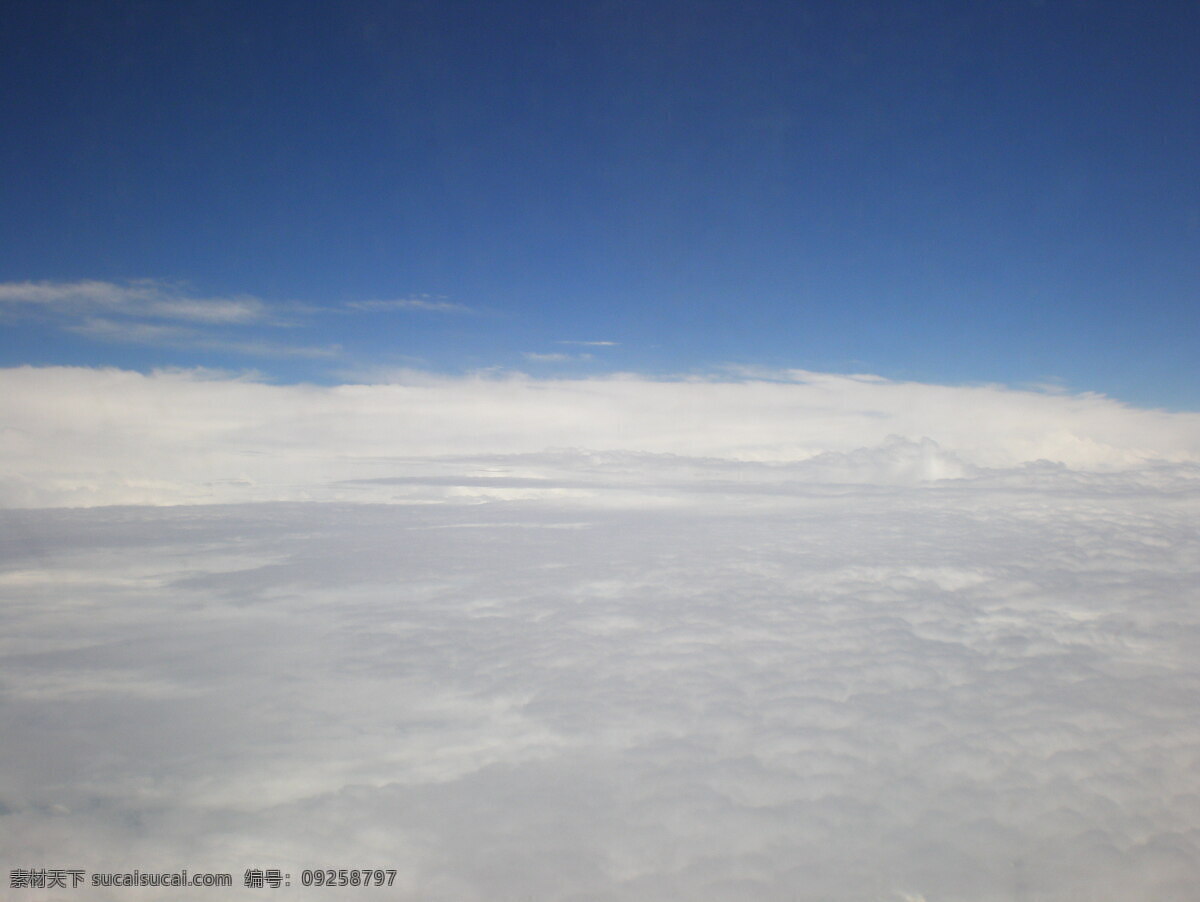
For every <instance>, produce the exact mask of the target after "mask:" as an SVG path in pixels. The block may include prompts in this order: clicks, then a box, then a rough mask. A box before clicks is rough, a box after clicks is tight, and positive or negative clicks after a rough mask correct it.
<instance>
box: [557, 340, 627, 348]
mask: <svg viewBox="0 0 1200 902" xmlns="http://www.w3.org/2000/svg"><path fill="white" fill-rule="evenodd" d="M558 343H559V344H560V345H586V346H587V347H590V348H612V347H616V345H617V344H618V342H615V341H560V342H558Z"/></svg>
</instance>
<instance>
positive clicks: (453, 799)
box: [0, 367, 1200, 902]
mask: <svg viewBox="0 0 1200 902" xmlns="http://www.w3.org/2000/svg"><path fill="white" fill-rule="evenodd" d="M395 380H396V381H394V382H392V383H391V384H386V385H344V386H334V387H318V386H312V385H289V386H280V385H267V384H263V383H261V382H256V381H253V379H252V378H249V377H246V376H242V377H231V376H226V375H225V374H222V373H220V372H214V371H196V372H191V371H170V372H157V373H153V374H150V375H142V374H138V373H133V372H127V371H121V370H111V369H110V370H90V369H73V368H46V369H36V368H30V367H23V368H19V369H11V370H3V371H0V424H3V425H2V427H0V473H3V474H4V475H3V480H4V481H3V483H2V485H3V488H2V492H3V495H2V496H0V497H2V498H3V504H4V506H6V507H8V508H10V509H7V510H0V736H3V737H4V742H3V743H0V830H2V831H3V835H4V836H5V837H6V841H5V843H4V844H3V848H0V871H7V870H10V869H12V868H17V867H30V866H42V865H43V864H44V865H45V866H58V865H57V863H58V862H60V861H61V862H64V864H63V866H70V867H82V868H86V869H88V870H89V871H127V870H131V869H132V868H133V867H139V868H141V869H143V870H148V869H150V868H155V869H160V870H175V869H178V868H181V867H187V868H189V869H190V870H191V871H193V872H196V871H201V870H207V871H228V872H231V873H233V874H234V875H235V882H237V883H238V884H239V885H240V882H241V875H242V873H243V872H244V870H245V869H246V868H249V867H279V868H280V869H281V870H283V871H285V872H289V873H291V875H292V880H293V889H294V890H295V891H300V888H299V887H298V886H296V885H295V884H296V881H297V880H298V879H299V874H300V872H301V870H302V869H303V868H312V867H324V866H326V865H328V866H330V867H335V868H337V867H343V866H345V867H372V868H375V867H378V868H395V869H396V871H397V877H396V883H395V886H394V887H393V888H392V889H391V890H386V891H380V892H382V893H384V894H386V895H387V896H388V897H389V898H393V897H396V898H412V899H422V900H431V902H451V900H453V902H476V900H485V899H489V900H490V899H495V898H513V899H521V898H535V899H539V900H547V902H556V900H561V902H567V900H580V899H594V900H642V899H656V900H663V902H673V900H693V899H705V900H712V902H721V900H738V902H741V900H745V899H755V900H767V902H771V900H784V899H787V900H795V899H799V900H814V902H815V900H833V902H841V900H846V902H850V900H861V899H878V900H892V902H901V900H918V899H925V900H930V902H933V900H948V899H953V900H956V902H999V900H1007V899H1013V898H1022V897H1025V898H1037V899H1040V900H1044V902H1066V900H1073V899H1080V898H1088V899H1094V900H1098V902H1124V900H1126V899H1134V898H1136V899H1150V898H1152V899H1156V900H1175V902H1183V900H1188V899H1191V898H1192V897H1193V896H1194V892H1195V886H1196V885H1197V881H1198V879H1200V834H1198V833H1197V831H1196V829H1195V824H1196V823H1197V819H1198V818H1200V774H1197V771H1196V768H1195V759H1196V750H1197V749H1198V748H1200V727H1197V725H1196V719H1195V710H1194V709H1195V698H1196V697H1197V692H1200V663H1198V662H1200V613H1198V612H1200V605H1198V604H1197V600H1198V599H1197V595H1196V592H1197V590H1196V587H1197V585H1200V535H1198V533H1197V531H1196V528H1195V524H1196V522H1197V516H1198V515H1200V510H1198V502H1200V416H1198V415H1196V414H1170V413H1164V412H1161V411H1145V410H1137V409H1133V408H1130V407H1127V406H1125V405H1122V404H1119V403H1117V402H1114V401H1112V400H1109V399H1106V398H1103V397H1099V396H1093V395H1047V394H1044V393H1040V392H1030V391H1014V390H1009V389H1005V388H1002V387H998V386H976V387H949V386H931V385H918V384H913V383H894V382H889V381H887V380H883V379H879V378H877V377H870V376H854V377H849V376H833V375H828V374H814V373H790V374H783V375H780V374H775V375H773V376H771V378H770V379H767V378H764V377H762V376H758V377H755V378H749V379H744V380H741V381H733V380H731V379H729V378H728V377H726V378H725V379H724V380H721V379H694V380H691V381H655V380H649V379H644V378H639V377H636V376H632V375H628V376H624V377H620V378H614V377H609V378H597V379H574V380H572V379H532V378H529V377H526V376H507V377H494V376H493V377H487V376H473V377H467V378H445V377H439V376H434V375H431V374H427V373H424V374H423V373H415V372H409V373H397V374H395ZM239 501H257V502H265V503H256V504H238V503H230V502H239ZM302 501H307V502H309V503H295V502H302ZM314 501H320V502H335V503H312V502H314ZM356 501H367V502H376V501H385V502H395V503H390V504H373V503H371V504H356V503H349V502H356ZM188 502H209V503H207V504H204V505H199V506H188ZM214 502H219V503H214ZM274 502H289V503H274ZM97 504H108V505H124V506H110V507H94V508H92V509H87V508H88V506H89V505H97ZM139 504H156V505H172V504H174V505H180V506H174V507H162V506H159V507H137V506H129V505H139ZM39 505H59V506H64V507H65V506H70V507H65V509H57V510H56V509H42V510H30V509H11V508H13V507H20V506H26V507H31V506H39ZM362 891H363V892H373V891H375V890H362ZM303 892H304V895H305V897H306V898H310V899H312V900H313V902H326V900H333V899H341V898H344V896H345V892H344V890H341V891H325V890H321V889H316V888H309V889H304V890H303ZM261 893H262V891H261V890H245V891H242V890H240V889H237V890H235V891H233V892H231V893H227V895H229V896H230V897H232V898H247V899H249V898H257V897H258V896H259V895H261ZM123 894H124V895H127V893H126V892H125V891H124V890H114V891H112V892H111V893H106V891H103V890H100V891H92V890H89V894H88V898H89V899H92V900H96V902H119V900H121V898H122V895H123ZM209 895H211V891H210V890H196V891H195V892H194V893H191V894H190V895H189V894H187V893H183V894H179V893H177V892H175V891H172V892H171V894H170V895H166V894H162V895H160V894H157V891H156V890H152V889H146V890H144V891H142V893H141V894H140V897H141V898H144V899H146V900H147V902H167V900H168V899H170V900H175V899H178V898H184V899H187V898H195V899H200V898H202V897H207V896H209Z"/></svg>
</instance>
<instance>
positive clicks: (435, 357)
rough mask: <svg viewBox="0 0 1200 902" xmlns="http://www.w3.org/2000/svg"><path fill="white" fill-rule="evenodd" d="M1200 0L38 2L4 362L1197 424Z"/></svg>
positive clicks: (4, 263)
mask: <svg viewBox="0 0 1200 902" xmlns="http://www.w3.org/2000/svg"><path fill="white" fill-rule="evenodd" d="M1198 39H1200V11H1197V8H1196V6H1195V5H1194V4H1190V3H1175V2H1167V3H1156V4H1142V5H1136V6H1135V5H1132V4H1128V3H1104V2H1065V0H1064V2H1049V3H1043V2H1018V0H1013V2H1004V3H988V4H975V3H971V4H964V3H950V2H946V3H942V2H922V3H909V4H898V3H870V2H855V3H775V2H756V3H749V4H747V3H710V2H682V3H673V2H652V3H624V2H581V3H569V4H562V3H540V2H514V3H459V2H438V3H426V2H387V3H384V2H348V3H341V4H337V5H336V6H333V5H330V4H326V3H311V2H303V0H301V2H289V3H273V2H262V3H253V4H251V3H228V2H216V3H198V2H187V3H172V4H161V3H148V2H127V0H118V2H114V3H106V4H102V5H97V4H91V3H78V2H61V3H54V4H49V5H47V4H44V3H29V2H17V3H10V4H6V9H5V13H4V29H3V37H2V38H0V40H2V41H3V42H4V43H3V47H0V80H2V81H3V83H4V84H5V85H6V90H5V91H4V92H3V98H2V99H0V117H2V121H5V122H7V123H9V124H10V127H9V128H7V129H6V133H7V134H6V140H5V141H4V142H3V147H2V148H0V166H2V167H3V171H4V172H5V173H6V177H5V179H4V180H3V185H2V186H0V191H2V192H3V193H2V195H0V203H2V204H3V208H4V209H5V211H6V215H5V216H4V217H3V221H2V222H0V311H2V312H0V316H2V317H3V321H2V322H3V327H4V328H3V332H2V333H0V363H3V364H5V365H22V364H32V365H38V366H46V365H82V366H116V367H120V368H126V369H134V370H138V371H142V372H146V371H150V370H153V369H155V368H160V367H197V366H205V367H216V368H223V369H226V370H230V371H235V372H246V371H255V372H260V373H262V374H264V376H265V377H266V378H270V379H272V380H275V381H282V382H299V381H303V382H316V383H319V384H336V383H339V382H346V381H367V382H370V381H375V380H377V379H379V378H381V377H380V375H379V374H380V373H386V372H388V371H389V370H392V369H394V368H397V367H400V368H415V369H420V370H425V371H431V372H437V373H465V372H473V371H478V370H486V369H493V368H497V369H501V370H513V369H516V370H522V371H528V372H530V373H531V374H534V375H544V374H550V375H555V376H560V375H574V376H588V375H596V374H603V373H611V372H637V373H642V374H649V375H654V376H656V377H666V378H675V377H677V376H678V375H680V374H695V373H710V372H712V371H714V370H715V369H717V368H720V367H723V366H729V365H737V366H765V367H771V368H797V369H804V370H810V371H821V372H831V373H872V374H877V375H881V376H883V377H885V378H889V379H901V380H913V381H921V382H932V383H939V384H973V383H996V382H998V383H1003V384H1007V385H1014V386H1025V385H1043V384H1049V385H1057V386H1062V387H1066V388H1068V389H1070V390H1075V391H1095V392H1101V393H1104V394H1107V395H1110V396H1112V397H1115V398H1117V399H1119V400H1122V401H1125V402H1128V403H1133V404H1137V405H1139V406H1148V407H1164V408H1168V409H1176V410H1184V409H1186V410H1195V409H1196V408H1197V406H1198V405H1200V394H1197V389H1196V386H1197V385H1198V384H1200V380H1198V379H1197V376H1198V375H1200V374H1198V372H1197V364H1196V360H1197V359H1198V357H1197V355H1196V353H1195V348H1196V346H1197V340H1198V338H1200V321H1198V320H1197V309H1200V303H1198V300H1200V296H1198V289H1200V264H1198V263H1197V261H1198V260H1200V253H1198V251H1200V179H1198V178H1197V177H1196V176H1197V168H1196V162H1195V161H1196V160H1197V159H1200V112H1198V111H1200V104H1197V103H1196V85H1197V84H1200V62H1198V61H1197V59H1198V57H1197V54H1195V52H1194V49H1195V46H1196V44H1197V40H1198Z"/></svg>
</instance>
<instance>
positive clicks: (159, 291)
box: [0, 279, 267, 324]
mask: <svg viewBox="0 0 1200 902" xmlns="http://www.w3.org/2000/svg"><path fill="white" fill-rule="evenodd" d="M0 305H5V306H8V307H10V308H20V307H26V308H33V309H41V310H44V311H49V312H53V313H58V314H68V315H89V314H93V313H105V314H108V315H123V316H131V317H143V318H152V319H165V320H179V321H183V322H192V323H203V324H241V323H251V322H257V321H260V320H262V319H264V318H265V317H266V315H267V307H266V305H265V304H264V303H263V302H262V301H261V300H259V299H258V298H254V297H250V296H246V295H237V296H232V297H207V298H205V297H195V296H192V295H190V294H188V293H187V292H185V291H184V290H183V289H182V288H181V287H180V286H178V285H173V284H171V283H168V282H161V281H157V280H153V279H140V280H136V281H132V282H127V283H124V284H118V283H115V282H102V281H98V280H84V281H78V282H4V283H0Z"/></svg>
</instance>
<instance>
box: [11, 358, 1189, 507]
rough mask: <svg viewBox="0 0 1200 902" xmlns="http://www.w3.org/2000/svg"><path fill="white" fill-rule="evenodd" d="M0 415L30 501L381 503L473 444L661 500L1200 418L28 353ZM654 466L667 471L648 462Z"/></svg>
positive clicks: (830, 379) (1093, 452) (1018, 476)
mask: <svg viewBox="0 0 1200 902" xmlns="http://www.w3.org/2000/svg"><path fill="white" fill-rule="evenodd" d="M258 350H259V351H260V352H263V353H265V352H267V350H268V349H266V348H259V349H258ZM320 350H321V349H316V351H320ZM316 351H315V352H316ZM0 423H3V424H4V426H5V429H4V430H3V431H0V464H2V470H3V474H4V475H3V477H2V478H0V503H4V504H8V505H21V506H47V505H93V504H121V503H134V504H137V503H150V504H154V503H161V504H173V503H193V502H202V501H220V502H225V501H239V500H259V501H261V500H300V499H311V498H322V499H328V500H336V499H354V500H372V499H375V500H387V499H390V498H400V497H401V496H405V497H407V495H406V493H405V492H400V491H399V490H398V489H395V488H392V489H386V490H385V489H384V488H380V487H377V488H376V489H375V490H372V491H368V489H366V488H363V487H362V486H365V485H367V484H366V483H361V484H359V487H358V488H350V487H348V486H349V484H350V481H353V480H362V479H374V478H384V477H393V476H396V475H397V473H396V468H397V467H401V466H402V467H404V468H405V474H404V475H410V476H441V475H445V474H446V473H447V472H457V471H455V469H454V468H455V467H457V466H459V465H460V463H461V459H463V458H464V457H471V458H472V459H475V460H477V461H478V464H477V466H478V467H479V468H480V470H479V471H478V472H474V473H468V474H465V475H489V474H490V475H498V476H500V475H502V476H512V477H522V478H524V477H541V476H549V477H553V478H555V479H559V478H562V479H566V480H568V481H578V479H579V478H580V476H581V475H582V474H587V475H588V478H589V479H591V480H592V481H593V482H595V483H596V484H597V485H596V487H595V488H594V489H589V490H586V491H588V492H591V493H592V494H593V495H595V494H597V493H599V494H600V495H605V494H606V493H608V492H610V491H617V490H618V489H619V488H620V486H621V484H622V480H623V479H625V478H626V477H628V479H629V480H630V481H632V482H639V481H640V482H642V483H645V482H647V480H649V481H651V482H654V483H656V484H657V485H659V488H660V490H661V491H660V492H659V494H663V493H666V494H672V493H674V494H678V492H676V490H675V489H672V488H670V486H671V485H674V483H675V482H680V483H687V482H689V481H695V482H697V483H698V484H699V483H703V484H704V485H705V486H707V488H705V489H704V491H706V492H708V493H710V494H711V493H712V492H715V491H717V490H718V489H720V490H722V491H723V490H724V489H723V488H722V486H732V487H733V488H731V489H730V491H733V490H734V489H736V488H737V486H741V487H742V489H744V490H746V491H750V492H752V493H759V494H761V493H762V492H764V491H768V489H767V488H766V487H768V486H771V485H782V486H783V487H784V488H783V489H781V490H789V491H790V489H788V488H787V487H788V486H794V485H808V484H815V483H822V484H828V485H833V484H837V483H850V484H878V485H908V484H918V483H931V482H935V481H937V480H970V479H982V480H989V481H990V482H991V483H993V484H995V483H998V482H1003V481H1007V484H1032V483H1038V484H1049V483H1064V484H1065V483H1071V482H1072V481H1079V480H1083V481H1088V482H1091V483H1096V484H1099V483H1100V482H1104V480H1106V479H1107V480H1109V483H1106V484H1113V485H1115V484H1116V483H1114V482H1113V480H1116V481H1117V482H1120V480H1121V479H1124V480H1127V481H1132V483H1131V484H1136V485H1138V486H1148V485H1151V484H1162V485H1164V486H1165V485H1168V484H1170V485H1175V484H1184V483H1186V482H1187V480H1189V479H1191V478H1192V477H1191V476H1190V475H1189V474H1191V473H1193V472H1194V468H1195V467H1196V466H1197V465H1200V414H1192V413H1168V412H1164V411H1156V410H1140V409H1136V408H1131V407H1128V406H1126V405H1123V404H1121V403H1119V402H1117V401H1113V400H1111V399H1108V398H1104V397H1102V396H1096V395H1087V394H1083V395H1047V394H1044V393H1041V392H1031V391H1019V390H1013V389H1006V388H1003V387H998V386H969V387H960V386H939V385H925V384H919V383H904V382H889V381H887V380H882V379H878V378H877V377H864V376H853V377H852V376H837V375H829V374H818V373H807V374H803V375H795V376H794V378H793V381H788V382H782V381H775V382H767V381H761V380H742V381H731V380H728V379H726V380H725V381H717V380H691V381H662V380H652V379H646V378H642V377H637V376H633V375H627V376H621V377H603V378H600V377H597V378H588V379H534V378H531V377H528V376H520V375H511V374H510V375H507V376H487V375H475V376H469V377H458V378H452V377H443V376H437V375H432V374H428V373H418V372H397V373H395V374H394V381H392V382H390V383H388V384H379V385H342V386H329V387H321V386H312V385H267V384H262V383H256V382H251V381H247V380H245V379H238V380H219V379H213V378H211V376H210V375H208V374H204V375H200V376H192V375H190V374H189V373H188V372H187V371H172V372H158V373H152V374H149V375H144V374H140V373H135V372H129V371H122V370H112V369H105V370H94V369H84V368H70V367H50V368H34V367H20V368H15V369H8V370H0ZM564 449H565V450H564ZM556 454H558V455H560V456H559V457H555V455H556ZM562 454H566V455H567V456H566V457H562V456H561V455H562ZM548 455H549V456H548ZM662 460H674V461H675V462H676V465H675V468H674V469H672V468H671V467H667V468H666V469H665V470H664V469H663V468H662V467H661V466H660V463H659V462H660V461H662ZM1039 462H1040V463H1039ZM1047 462H1048V463H1047ZM1054 464H1057V465H1059V467H1058V468H1057V469H1056V468H1055V466H1054ZM488 467H491V468H492V469H491V470H488V469H487V468H488ZM647 468H648V469H649V470H650V471H652V472H653V473H654V474H657V475H652V476H650V477H646V478H645V479H643V478H641V477H640V476H639V475H638V473H639V471H640V470H642V469H647ZM485 470H486V471H487V472H484V471H485ZM663 473H669V474H673V475H672V480H668V481H667V482H663V481H662V474H663ZM1121 474H1124V475H1123V476H1122V475H1121ZM1181 480H1182V482H1181ZM606 487H608V488H606ZM510 488H511V487H510ZM477 489H478V487H464V488H463V493H464V494H470V493H471V492H473V491H477ZM738 490H739V491H740V490H741V489H738ZM413 491H416V490H415V489H414V490H413ZM431 491H432V490H431ZM514 491H515V490H514ZM530 491H533V490H532V489H530ZM571 491H573V492H579V491H585V490H583V489H580V488H579V487H578V486H575V487H573V488H572V489H571ZM372 492H373V493H372ZM408 494H411V493H408ZM418 494H419V493H418ZM435 494H438V495H439V496H440V494H444V492H441V491H440V490H439V492H438V493H435ZM510 495H511V493H510Z"/></svg>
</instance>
